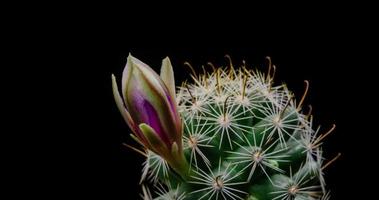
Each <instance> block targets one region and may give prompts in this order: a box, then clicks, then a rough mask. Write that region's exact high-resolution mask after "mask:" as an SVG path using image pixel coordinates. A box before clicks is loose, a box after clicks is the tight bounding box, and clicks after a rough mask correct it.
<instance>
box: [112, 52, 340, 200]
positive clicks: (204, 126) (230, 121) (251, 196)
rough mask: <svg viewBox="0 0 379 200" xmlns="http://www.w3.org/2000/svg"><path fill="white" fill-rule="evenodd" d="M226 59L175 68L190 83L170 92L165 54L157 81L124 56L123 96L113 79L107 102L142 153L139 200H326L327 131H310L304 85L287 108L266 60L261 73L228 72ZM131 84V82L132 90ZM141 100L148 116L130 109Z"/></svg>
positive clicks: (287, 97)
mask: <svg viewBox="0 0 379 200" xmlns="http://www.w3.org/2000/svg"><path fill="white" fill-rule="evenodd" d="M226 57H227V58H228V60H229V64H228V65H229V66H227V67H225V68H216V67H214V66H213V65H212V64H211V63H208V65H209V66H211V67H212V70H210V71H206V70H204V73H202V74H198V73H196V72H195V71H194V70H193V68H192V67H191V65H190V64H189V63H185V64H186V65H187V66H189V67H190V68H191V69H192V72H193V73H192V75H191V77H192V80H193V81H192V83H188V82H184V83H183V84H182V85H181V86H180V87H178V91H177V93H175V86H174V77H173V71H172V67H171V63H170V61H169V59H168V58H166V59H164V61H163V62H162V71H161V76H160V77H159V76H158V75H157V74H155V72H153V70H151V69H150V68H149V67H148V66H147V65H145V64H144V63H142V62H141V61H139V60H137V59H135V58H134V57H132V56H129V58H128V64H127V67H126V69H125V71H126V72H125V71H124V75H123V81H122V82H123V83H122V84H123V85H122V87H123V89H122V95H123V98H124V99H123V98H122V97H121V95H120V94H119V91H118V88H117V84H116V80H115V78H113V87H114V94H115V99H116V103H117V105H118V107H119V109H120V111H121V113H122V114H123V116H124V118H125V119H126V121H127V123H128V125H129V127H131V129H132V131H133V132H134V134H132V137H133V138H134V139H135V140H136V141H137V142H139V143H140V144H141V145H142V150H138V149H136V148H133V149H136V150H137V151H139V152H141V153H142V154H144V155H145V156H146V161H145V162H144V164H143V165H144V166H143V172H142V177H141V184H142V194H141V196H142V198H143V199H145V200H152V199H155V200H169V199H170V200H187V199H190V200H191V199H198V200H201V199H210V200H213V199H214V200H218V199H232V200H235V199H241V200H243V199H247V200H276V199H278V200H284V199H285V200H310V199H312V200H317V199H320V200H322V199H324V200H326V199H329V192H327V191H326V188H325V180H324V177H323V174H324V172H323V170H324V169H325V167H326V166H328V165H329V164H330V163H331V162H328V163H327V164H324V163H323V162H324V158H323V156H322V148H321V145H322V142H323V139H324V138H325V137H326V136H327V135H328V134H329V133H330V132H332V130H333V129H334V127H335V126H334V125H333V126H332V128H331V130H330V131H328V132H326V133H325V134H319V130H320V128H317V129H314V128H313V120H312V116H311V114H310V110H311V109H308V110H309V111H308V113H307V114H304V113H303V111H302V107H303V102H304V97H305V96H306V93H307V91H308V86H309V84H308V82H307V81H305V83H306V87H305V92H304V95H303V96H302V98H301V99H300V101H299V102H298V103H297V101H296V99H295V96H294V94H293V93H292V92H291V91H290V90H288V88H287V87H286V85H285V84H282V85H278V86H275V85H274V84H273V77H274V74H275V66H273V65H272V64H271V60H270V58H267V59H268V61H269V66H268V72H267V74H264V73H262V72H259V71H257V70H252V69H248V68H247V67H246V65H245V62H243V65H242V66H241V67H240V68H238V69H236V68H234V67H233V64H232V61H231V59H230V57H229V56H226ZM128 71H129V72H128ZM131 71H138V73H135V72H131ZM141 74H142V76H141V77H140V78H135V77H134V76H137V77H139V76H140V75H141ZM125 76H126V77H125ZM133 77H134V78H133ZM125 85H126V86H125ZM137 85H141V89H140V90H139V91H138V92H136V91H137V90H138V88H139V86H137ZM129 86H131V87H129ZM128 87H129V89H128ZM134 87H136V88H137V89H135V88H134ZM143 87H148V88H150V89H145V88H143ZM151 88H152V89H151ZM157 91H158V92H157ZM133 92H134V93H133ZM135 93H136V94H138V95H135ZM144 93H146V94H144ZM135 96H138V98H137V97H135ZM141 96H143V97H146V100H144V102H145V101H149V102H150V101H151V105H152V106H151V107H154V108H155V110H154V109H150V107H149V108H146V106H139V105H140V104H139V103H138V102H137V103H134V102H136V101H134V98H135V99H141V98H140V97H141ZM167 99H168V101H167ZM171 101H175V102H176V104H175V103H173V102H171ZM174 104H175V105H174ZM149 105H150V104H149ZM152 110H153V111H154V112H153V111H152ZM138 112H139V113H138ZM141 113H142V114H141ZM143 113H147V114H146V115H149V116H142V115H144V114H143ZM151 113H153V114H151ZM177 114H179V115H178V116H180V120H179V121H181V123H180V124H178V123H177V118H176V117H177ZM154 120H155V121H154ZM170 120H171V121H170ZM152 121H153V122H152ZM157 124H159V126H157ZM154 126H155V127H154ZM138 127H139V128H138ZM157 127H158V128H157ZM158 129H159V130H158ZM333 160H334V159H333ZM151 189H153V190H155V191H156V192H151V191H150V190H151Z"/></svg>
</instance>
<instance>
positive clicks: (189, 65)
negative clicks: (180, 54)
mask: <svg viewBox="0 0 379 200" xmlns="http://www.w3.org/2000/svg"><path fill="white" fill-rule="evenodd" d="M184 65H185V66H187V67H189V68H190V69H191V72H192V75H193V76H194V78H195V79H199V77H198V76H197V74H196V71H195V70H194V68H193V67H192V65H191V64H190V63H189V62H184Z"/></svg>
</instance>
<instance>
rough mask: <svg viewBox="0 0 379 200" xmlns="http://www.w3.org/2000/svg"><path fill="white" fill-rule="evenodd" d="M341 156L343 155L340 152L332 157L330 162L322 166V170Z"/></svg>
mask: <svg viewBox="0 0 379 200" xmlns="http://www.w3.org/2000/svg"><path fill="white" fill-rule="evenodd" d="M340 156H341V153H338V154H337V155H336V156H335V157H334V158H333V159H331V160H330V161H329V162H327V163H326V164H325V165H324V166H322V167H321V171H322V170H324V169H325V168H327V167H328V166H329V165H330V164H332V163H333V162H334V161H336V160H337V159H338V158H339V157H340Z"/></svg>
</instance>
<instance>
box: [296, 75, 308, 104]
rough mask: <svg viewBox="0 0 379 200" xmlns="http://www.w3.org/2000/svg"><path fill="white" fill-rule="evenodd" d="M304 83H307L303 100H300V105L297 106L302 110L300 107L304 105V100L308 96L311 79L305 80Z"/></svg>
mask: <svg viewBox="0 0 379 200" xmlns="http://www.w3.org/2000/svg"><path fill="white" fill-rule="evenodd" d="M304 83H305V90H304V94H303V96H302V97H301V100H300V102H299V105H298V106H297V110H300V109H301V105H303V102H304V100H305V97H306V96H307V93H308V89H309V81H307V80H304Z"/></svg>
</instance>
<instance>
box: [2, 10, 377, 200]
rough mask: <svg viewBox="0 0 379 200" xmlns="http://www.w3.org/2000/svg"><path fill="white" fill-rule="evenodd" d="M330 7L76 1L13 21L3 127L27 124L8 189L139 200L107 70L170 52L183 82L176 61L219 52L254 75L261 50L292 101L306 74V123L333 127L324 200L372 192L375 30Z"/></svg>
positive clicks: (156, 62)
mask: <svg viewBox="0 0 379 200" xmlns="http://www.w3.org/2000/svg"><path fill="white" fill-rule="evenodd" d="M226 6H227V7H228V5H226ZM329 6H330V5H327V6H325V7H324V6H320V7H313V6H305V7H303V9H294V10H296V12H290V11H289V10H288V11H287V10H285V9H283V12H282V13H276V11H274V10H271V7H270V9H269V11H267V12H264V13H262V14H260V15H259V14H258V15H256V16H253V15H252V13H256V12H257V11H259V8H260V7H255V9H250V8H252V7H251V6H246V7H245V8H246V9H242V10H240V9H241V8H228V9H226V10H218V9H216V8H212V9H206V8H203V9H200V10H197V9H193V10H191V9H189V10H182V8H183V6H182V7H179V8H177V9H169V12H163V11H159V12H158V13H152V14H150V15H147V14H146V13H148V11H145V10H144V9H141V8H133V9H131V8H130V6H129V7H121V8H122V9H124V8H125V10H117V11H116V10H106V9H93V10H92V9H91V8H89V7H83V8H78V9H76V10H75V11H73V12H71V10H64V9H63V10H64V11H63V12H59V13H58V14H57V15H58V16H57V17H54V18H53V17H51V16H52V14H51V13H55V12H56V10H53V9H51V10H49V11H48V13H46V14H45V13H44V14H41V15H40V16H38V17H36V18H32V17H31V16H32V15H30V16H28V17H25V18H22V19H21V20H20V22H23V23H13V24H14V26H15V27H17V26H21V25H23V26H21V27H22V30H21V31H16V32H17V34H14V36H16V37H17V39H16V40H17V41H21V43H22V46H21V45H20V46H18V45H12V46H13V48H15V49H17V50H18V51H20V53H17V55H16V57H15V59H13V65H15V66H16V67H15V68H14V70H15V71H16V73H13V74H16V77H14V76H12V77H13V78H16V79H17V81H9V82H8V85H10V84H12V85H15V86H17V90H14V91H16V92H14V93H19V95H20V96H21V98H18V99H19V100H20V102H17V103H18V105H17V106H16V108H21V111H20V112H15V111H13V112H12V114H13V115H15V118H16V119H17V120H16V123H17V122H19V121H20V120H24V119H27V120H26V121H27V122H25V123H23V124H22V125H20V123H17V124H16V125H15V126H13V128H21V129H26V130H27V131H20V133H22V134H18V133H17V134H15V135H17V136H21V135H22V139H19V140H17V141H25V142H23V143H22V144H21V142H17V145H14V146H13V149H17V152H18V151H20V153H19V154H18V155H19V156H14V158H13V159H12V160H17V161H21V164H18V165H17V166H18V167H17V168H16V169H17V171H18V173H17V174H18V175H19V177H20V179H14V180H13V182H15V183H14V185H15V186H17V187H18V188H20V186H25V188H27V189H22V190H21V189H16V192H14V193H13V194H14V195H17V194H21V195H27V196H32V195H33V194H35V195H36V196H37V197H41V198H42V197H47V198H48V199H59V198H66V199H67V198H69V199H74V198H82V199H91V198H99V199H138V194H139V193H140V186H139V185H138V182H139V178H140V174H141V164H142V161H143V158H142V156H140V155H139V154H137V153H135V152H133V151H131V150H130V149H127V148H125V147H124V146H123V145H122V143H128V144H133V142H132V141H131V139H130V138H129V136H128V135H129V133H130V130H129V129H128V127H127V125H126V124H125V123H124V121H123V119H122V117H121V116H120V114H119V112H118V110H117V108H116V106H115V103H114V100H113V96H112V90H111V74H112V73H114V74H115V75H116V76H117V77H118V79H119V80H120V78H121V72H122V70H123V68H124V66H125V64H126V58H127V56H128V54H129V53H132V54H133V55H134V56H135V57H137V58H139V59H140V60H142V61H144V62H145V63H147V64H148V65H150V66H151V67H152V68H153V69H155V70H156V71H159V68H160V65H161V60H162V59H163V58H164V57H165V56H169V57H170V58H171V61H172V64H173V67H174V73H175V77H176V83H177V84H178V83H180V82H181V81H183V80H185V79H188V78H189V73H190V72H189V70H188V68H186V67H184V66H183V62H184V61H189V62H190V63H192V65H193V66H194V67H196V68H197V69H198V70H199V67H200V66H201V65H203V64H206V63H207V62H208V61H211V62H213V63H214V64H215V65H225V64H226V60H225V58H224V55H225V54H229V55H230V56H231V58H232V59H233V62H234V64H235V65H238V64H240V63H241V61H242V59H244V60H246V62H247V64H248V65H249V66H250V67H252V68H258V69H260V70H262V71H265V70H267V63H266V60H265V57H266V56H270V57H271V58H272V61H273V63H274V64H275V65H276V66H277V73H276V78H275V83H276V84H280V83H282V82H285V83H287V85H288V87H289V89H290V90H292V91H294V92H295V94H296V98H297V99H299V98H300V97H301V95H302V93H303V91H304V82H303V81H304V80H309V82H310V90H309V93H308V96H307V98H306V101H305V104H311V105H312V106H313V115H314V119H315V122H316V124H318V125H322V128H321V130H322V131H321V132H325V131H326V130H328V129H329V128H330V127H331V125H332V124H333V123H335V124H336V125H337V128H336V130H335V131H334V133H332V134H331V135H330V136H328V138H327V140H326V141H325V145H324V150H325V157H326V158H327V159H330V158H333V157H334V156H335V155H336V154H337V153H338V152H341V153H342V156H341V157H340V159H339V160H337V161H336V162H335V163H334V164H333V165H331V166H330V167H328V168H327V170H326V180H327V186H328V188H330V189H331V190H332V196H333V198H332V199H346V198H349V199H350V198H356V199H370V198H366V197H368V196H371V193H372V192H373V191H375V190H373V189H372V187H373V186H374V184H371V183H368V181H367V180H365V179H366V178H371V177H373V176H375V175H376V174H375V173H374V172H375V168H376V167H375V164H374V162H375V161H376V160H375V157H374V156H372V155H371V154H373V153H375V147H376V146H375V141H376V140H375V139H374V138H375V136H374V135H375V132H374V131H373V130H371V129H370V125H375V124H372V123H370V118H371V117H369V115H367V114H366V112H367V113H375V112H374V109H375V108H376V107H375V98H373V94H374V93H375V92H376V90H377V89H376V90H375V89H372V88H371V87H372V86H374V84H375V82H376V79H375V78H372V76H373V75H375V73H374V68H375V66H377V61H375V58H376V57H377V53H376V51H375V49H377V47H378V46H377V45H376V44H375V41H374V39H373V38H372V37H370V36H371V35H375V33H374V32H373V31H371V27H372V26H373V23H370V21H369V19H372V17H370V16H368V17H366V16H365V15H362V14H361V13H364V14H369V13H371V12H365V10H364V9H360V8H358V7H357V8H355V10H354V9H345V8H342V7H339V6H336V7H329ZM352 7H354V6H352ZM70 8H71V7H70ZM126 8H127V9H126ZM310 8H314V9H310ZM131 10H134V11H136V12H135V13H134V12H131ZM68 11H70V12H68ZM210 11H217V12H215V13H214V12H210ZM358 11H359V13H358ZM73 13H74V14H73ZM78 13H80V14H78ZM115 13H116V14H117V13H118V14H120V15H118V16H113V14H115ZM163 13H165V15H163ZM274 13H276V14H277V15H274ZM76 15H78V16H76ZM79 15H80V16H79ZM183 15H184V17H183ZM178 16H182V17H181V18H179V17H178ZM265 20H268V21H267V22H266V21H265ZM41 22H42V23H41ZM20 24H21V25H20ZM374 24H375V23H374ZM18 51H17V52H18ZM24 54H27V55H25V56H24ZM19 61H26V63H25V64H22V65H21V64H19V63H18V62H19ZM20 66H21V67H20ZM15 82H16V83H15ZM17 84H19V85H17ZM20 89H21V91H19V90H20ZM12 97H13V95H12ZM12 109H13V107H12ZM27 109H28V111H27V112H26V110H27ZM20 113H22V114H20ZM13 115H12V116H13ZM371 119H372V118H371ZM30 130H33V131H30ZM20 191H21V192H20Z"/></svg>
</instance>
